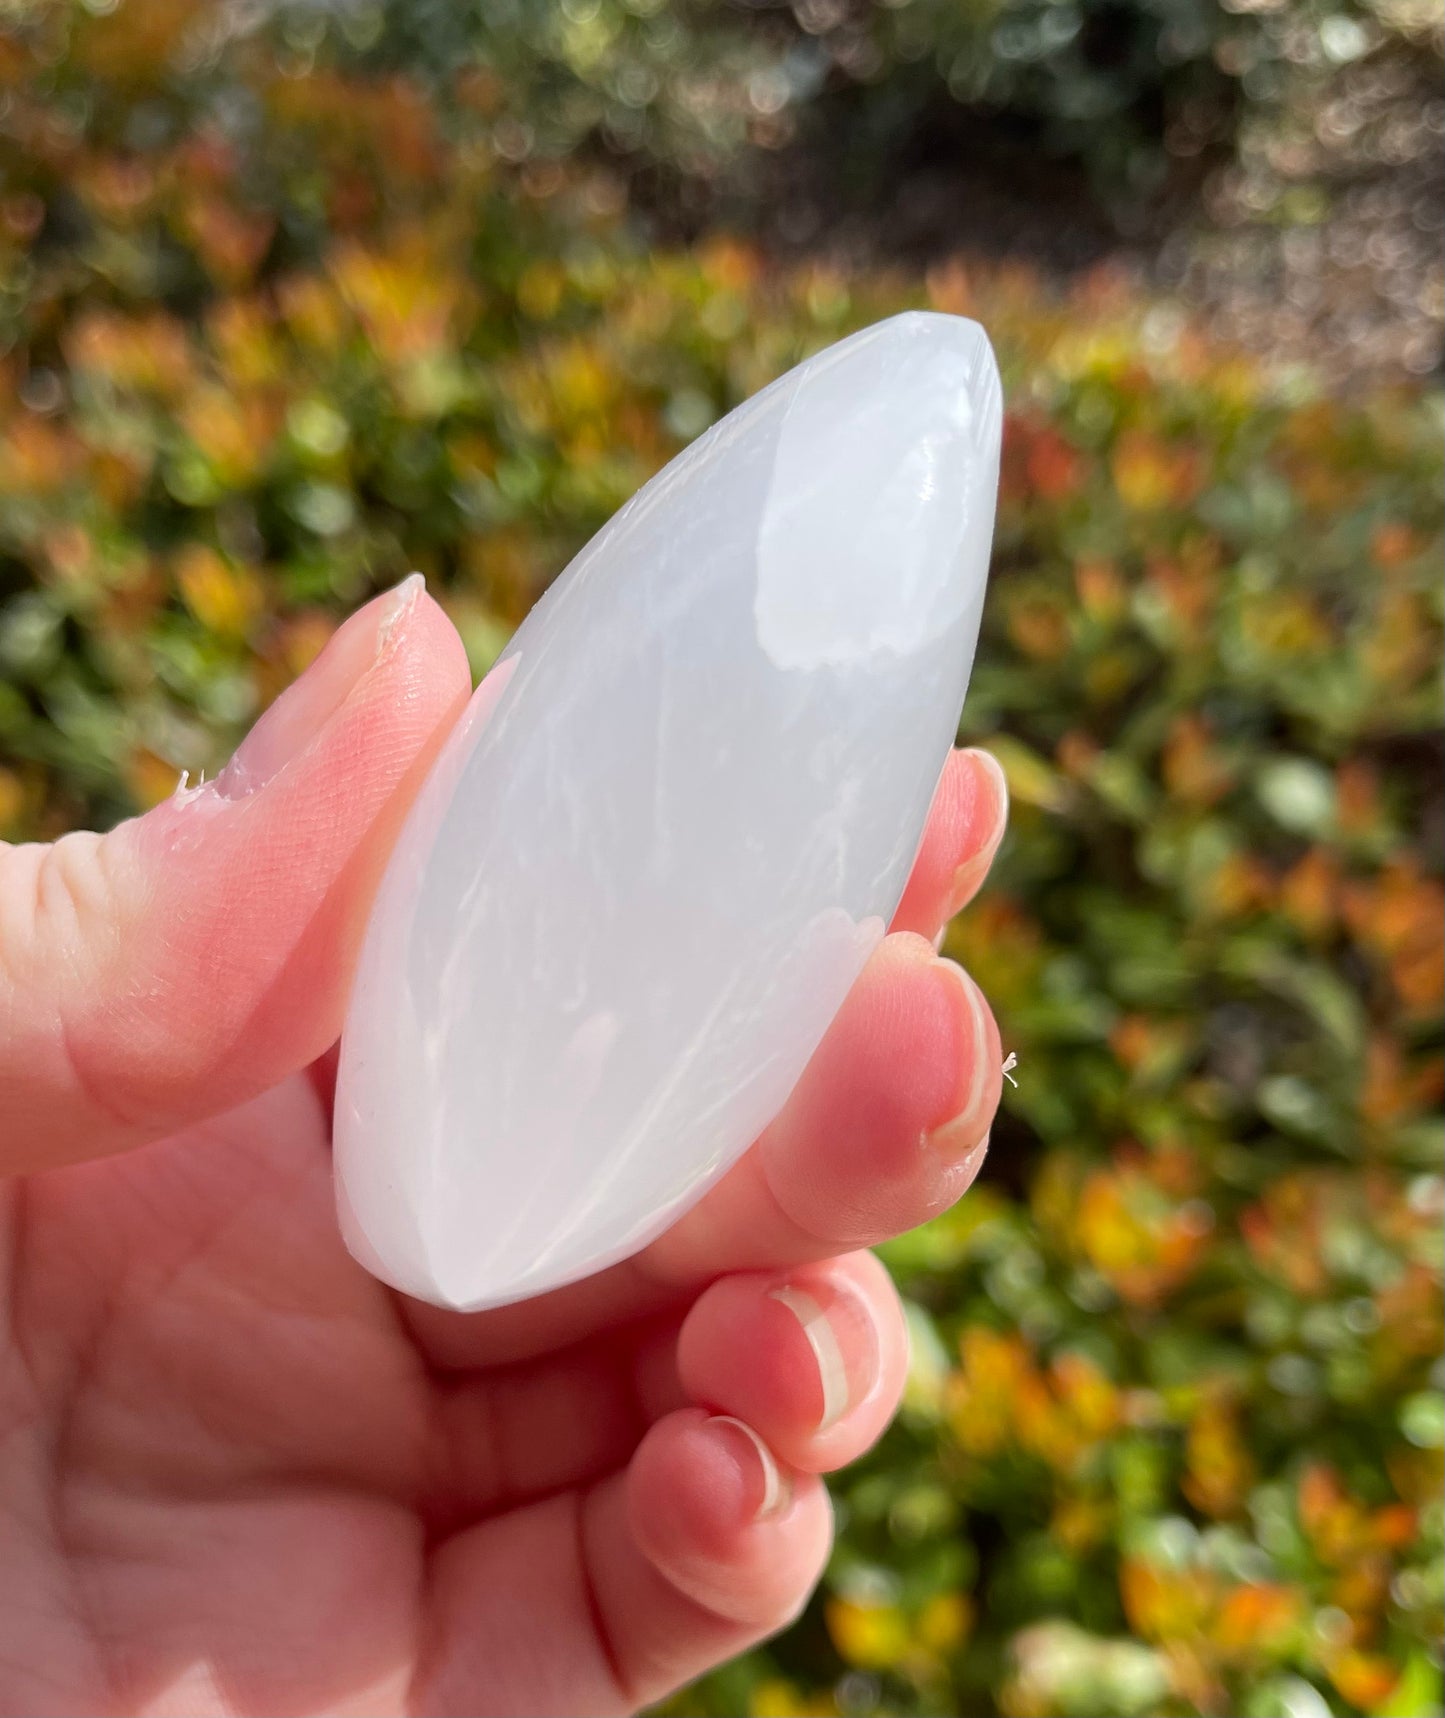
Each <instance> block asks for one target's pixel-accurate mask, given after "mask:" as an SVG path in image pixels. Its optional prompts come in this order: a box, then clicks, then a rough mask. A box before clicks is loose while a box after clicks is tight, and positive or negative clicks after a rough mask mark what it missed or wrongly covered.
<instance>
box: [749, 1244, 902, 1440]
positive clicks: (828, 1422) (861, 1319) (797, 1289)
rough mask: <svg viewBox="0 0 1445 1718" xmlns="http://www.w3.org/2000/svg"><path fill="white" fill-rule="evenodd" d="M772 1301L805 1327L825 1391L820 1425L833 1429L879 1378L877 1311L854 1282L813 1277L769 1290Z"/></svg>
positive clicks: (823, 1427) (806, 1336) (822, 1429)
mask: <svg viewBox="0 0 1445 1718" xmlns="http://www.w3.org/2000/svg"><path fill="white" fill-rule="evenodd" d="M768 1299H769V1300H775V1301H777V1303H778V1304H779V1306H783V1307H786V1308H787V1310H788V1311H789V1312H790V1313H792V1315H793V1317H794V1318H795V1319H797V1321H798V1323H799V1325H801V1327H802V1331H803V1336H804V1339H805V1340H806V1342H807V1344H808V1346H809V1348H811V1349H812V1351H813V1363H814V1364H815V1365H816V1367H817V1368H818V1383H819V1387H820V1389H821V1391H822V1407H821V1410H820V1413H819V1416H818V1424H817V1426H816V1428H815V1429H816V1430H817V1431H819V1432H826V1431H829V1430H830V1429H831V1428H832V1427H833V1426H836V1425H837V1423H838V1422H839V1420H841V1419H842V1418H843V1416H844V1415H845V1414H846V1413H847V1412H848V1410H849V1409H850V1408H855V1407H856V1406H857V1405H858V1403H859V1402H861V1401H863V1400H864V1398H865V1397H867V1396H868V1395H869V1393H870V1392H871V1391H872V1389H873V1386H874V1384H875V1383H876V1382H877V1378H878V1365H879V1342H878V1327H877V1325H876V1324H875V1323H874V1322H873V1313H872V1309H871V1308H870V1307H869V1305H868V1303H867V1301H866V1300H865V1299H864V1297H863V1296H862V1295H860V1294H858V1293H857V1292H856V1291H855V1290H854V1289H853V1288H852V1286H851V1285H847V1286H845V1285H844V1284H842V1283H839V1282H833V1281H831V1280H815V1279H812V1278H810V1279H809V1280H808V1282H807V1283H806V1284H801V1283H784V1284H783V1285H782V1287H781V1288H775V1289H770V1290H769V1291H768Z"/></svg>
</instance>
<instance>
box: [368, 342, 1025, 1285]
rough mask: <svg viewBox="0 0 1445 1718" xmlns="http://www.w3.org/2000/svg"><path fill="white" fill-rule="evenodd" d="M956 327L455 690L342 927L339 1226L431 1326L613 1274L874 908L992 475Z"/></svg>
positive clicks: (797, 398)
mask: <svg viewBox="0 0 1445 1718" xmlns="http://www.w3.org/2000/svg"><path fill="white" fill-rule="evenodd" d="M1000 420H1001V407H1000V396H999V384H998V375H997V371H996V369H995V366H994V361H993V355H992V352H991V350H990V348H989V344H988V341H987V339H986V337H985V336H984V333H983V331H982V329H980V328H979V327H978V326H977V325H976V324H974V323H971V322H966V321H963V320H961V319H959V318H956V317H949V316H938V315H929V314H922V313H920V314H913V315H908V316H900V317H897V318H894V319H893V320H891V321H888V322H884V323H880V324H878V325H877V326H875V327H873V328H870V329H866V330H864V331H863V332H862V333H861V334H857V335H855V336H853V337H852V338H851V339H848V340H845V341H842V342H841V343H839V344H838V345H836V346H833V347H831V348H829V349H828V350H827V351H825V352H822V353H820V354H819V355H818V356H817V357H815V358H813V359H810V360H809V361H808V362H807V363H805V364H803V365H800V366H799V367H798V368H797V369H795V370H793V371H791V372H790V373H789V374H788V375H786V376H784V377H782V378H781V379H780V380H779V381H778V382H775V383H774V384H773V385H772V386H771V387H769V388H767V389H765V390H764V391H763V392H762V393H760V394H758V395H757V396H756V397H755V398H754V399H752V400H749V401H748V402H747V403H746V404H744V405H742V406H740V407H739V408H738V409H737V410H736V411H734V412H733V413H731V414H730V416H728V417H727V418H725V419H724V420H723V421H722V422H721V423H719V424H717V425H716V426H715V427H714V428H713V429H711V430H710V431H708V433H707V434H706V435H704V436H702V437H701V438H700V439H699V440H698V441H697V442H695V443H694V444H693V445H692V446H691V447H690V448H688V449H687V450H686V451H685V452H684V453H683V454H681V455H680V456H679V457H678V458H677V459H675V460H674V461H673V462H672V464H671V465H669V466H668V467H667V469H666V470H665V471H663V472H661V473H660V474H659V475H658V476H657V477H656V478H654V479H653V481H652V482H651V483H649V484H648V485H647V486H646V487H645V488H644V489H643V490H641V491H640V492H639V493H638V494H637V495H636V496H635V497H634V498H633V500H632V501H631V502H629V503H628V505H627V506H626V507H624V508H623V509H622V510H621V512H619V513H618V514H617V516H616V517H615V518H614V519H613V520H612V521H611V522H610V523H609V524H608V525H607V526H606V527H605V528H604V529H603V530H602V531H601V532H599V534H598V535H597V536H596V537H595V538H594V539H593V541H592V542H591V543H590V544H589V545H588V546H587V548H586V549H584V550H583V551H582V553H581V554H580V555H579V556H578V557H577V559H576V560H575V561H574V562H573V563H572V565H571V566H570V567H569V568H568V570H567V572H566V573H565V574H564V575H563V576H562V577H561V578H560V579H559V580H558V581H557V583H556V584H555V585H554V586H553V587H552V589H551V590H550V591H549V592H548V594H547V595H546V597H544V599H543V600H542V601H541V603H539V604H538V606H537V608H536V610H535V611H534V612H533V614H532V615H531V616H530V618H529V619H528V620H527V622H526V624H525V625H524V626H523V627H522V628H521V630H520V631H519V632H518V634H517V636H516V638H515V639H514V640H513V642H512V644H511V646H510V648H509V649H508V651H507V652H506V654H505V656H504V657H503V658H502V660H501V661H500V662H499V663H498V665H497V667H496V668H495V669H494V670H493V671H492V673H491V674H490V675H489V676H488V677H487V679H486V681H485V682H484V683H483V685H482V686H481V687H480V688H479V689H478V691H477V694H476V696H475V697H474V699H473V701H472V704H471V706H470V708H469V710H468V712H467V714H466V716H465V717H464V719H463V720H462V722H461V723H460V724H459V726H458V728H457V731H456V732H455V733H454V734H453V735H452V736H451V738H450V739H449V741H448V743H447V745H446V747H445V749H444V751H443V753H442V756H441V758H440V759H439V761H438V763H437V765H436V767H435V769H434V770H433V772H432V774H431V776H430V777H429V778H428V780H427V782H426V784H425V785H424V787H423V789H422V792H421V794H420V796H419V798H418V800H417V803H416V805H415V806H414V808H413V810H412V813H411V815H410V818H409V821H408V822H407V824H406V826H405V829H404V831H403V833H402V836H401V838H400V840H399V842H398V845H397V848H396V850H395V853H394V854H393V856H392V859H391V862H390V866H389V868H388V870H387V873H386V876H385V879H384V881H383V883H382V886H381V890H380V893H379V895H378V897H377V901H376V906H375V909H374V912H373V915H372V919H371V923H370V926H369V929H368V934H367V939H366V943H365V948H364V951H363V955H362V959H361V964H360V968H359V971H358V975H357V979H356V986H355V990H354V993H353V996H352V1000H351V1007H350V1013H349V1017H348V1020H347V1025H346V1031H345V1036H344V1039H343V1044H342V1059H341V1073H340V1080H339V1084H338V1090H337V1103H336V1169H337V1177H338V1199H339V1208H340V1212H341V1218H342V1225H343V1229H344V1233H345V1235H346V1239H347V1243H348V1245H349V1246H350V1247H351V1249H352V1251H353V1252H354V1253H355V1254H356V1256H357V1257H358V1258H359V1259H360V1260H361V1261H362V1262H363V1263H364V1264H365V1265H367V1266H368V1268H369V1269H371V1270H373V1271H374V1272H376V1273H377V1274H378V1275H379V1276H381V1277H383V1278H385V1279H386V1280H387V1281H388V1282H390V1283H393V1284H394V1285H395V1286H397V1287H398V1288H401V1289H403V1290H405V1291H407V1292H408V1293H410V1294H414V1295H419V1296H421V1297H423V1298H425V1299H427V1300H431V1301H436V1302H439V1303H441V1304H444V1305H449V1306H456V1307H464V1308H479V1307H485V1306H493V1305H497V1304H500V1303H503V1302H506V1301H510V1300H516V1299H520V1298H522V1297H524V1296H529V1295H533V1294H537V1293H540V1292H541V1291H543V1290H545V1289H548V1288H553V1287H556V1286H557V1285H559V1284H561V1283H565V1282H568V1281H571V1280H573V1279H575V1278H578V1277H581V1276H584V1275H587V1274H588V1273H590V1272H592V1271H594V1270H597V1269H599V1268H600V1267H602V1266H604V1265H607V1264H609V1263H611V1262H613V1261H615V1260H617V1259H620V1258H624V1257H626V1256H627V1255H628V1254H630V1253H632V1252H634V1251H636V1250H637V1249H638V1248H639V1247H641V1246H643V1245H645V1244H646V1242H648V1241H649V1240H650V1239H652V1238H653V1237H654V1236H655V1235H657V1234H659V1233H660V1232H661V1231H662V1229H663V1228H665V1227H666V1226H667V1224H668V1223H670V1222H671V1221H672V1220H673V1219H674V1218H675V1217H676V1216H677V1215H678V1214H679V1213H680V1212H681V1211H683V1210H684V1209H685V1208H686V1207H687V1206H688V1205H690V1204H691V1203H692V1202H694V1201H695V1200H696V1199H697V1198H698V1197H699V1196H700V1195H701V1194H702V1193H703V1192H704V1191H705V1190H706V1189H707V1187H708V1186H709V1185H711V1183H712V1182H714V1181H715V1180H716V1179H717V1178H718V1176H719V1175H721V1174H722V1172H723V1171H724V1170H725V1169H726V1168H727V1167H728V1166H729V1165H730V1164H731V1163H732V1162H733V1161H735V1159H736V1158H737V1157H738V1156H739V1155H740V1154H741V1153H742V1151H743V1150H744V1149H745V1148H746V1147H747V1145H748V1144H749V1143H750V1142H751V1140H752V1139H753V1138H754V1137H755V1136H756V1135H757V1133H758V1132H759V1131H760V1130H761V1129H762V1127H763V1126H764V1125H765V1124H766V1123H767V1122H768V1121H769V1120H770V1119H771V1117H772V1116H773V1115H774V1114H776V1112H777V1110H778V1109H779V1107H780V1106H781V1104H782V1103H783V1101H784V1099H785V1098H786V1097H787V1095H788V1092H789V1091H790V1090H791V1088H792V1086H793V1084H794V1083H795V1081H796V1080H797V1078H798V1075H799V1074H800V1073H801V1072H802V1069H803V1067H804V1065H805V1064H806V1062H807V1060H808V1057H809V1056H810V1055H811V1053H812V1051H813V1050H814V1048H815V1047H816V1045H817V1044H818V1041H819V1040H820V1039H821V1037H822V1035H823V1032H824V1030H825V1029H826V1027H827V1025H828V1022H829V1020H830V1019H831V1018H832V1017H833V1015H834V1014H835V1013H836V1011H837V1009H838V1007H839V1004H840V1003H841V1002H842V1000H843V997H844V995H845V993H846V992H847V990H848V987H849V985H850V984H851V983H852V981H853V979H854V978H855V977H856V975H857V974H858V972H859V970H860V969H861V967H862V965H863V963H864V961H865V960H866V958H867V956H868V954H869V952H870V951H871V949H872V948H873V947H874V945H875V944H876V943H877V941H878V939H879V938H880V937H881V936H882V934H883V930H884V927H885V925H886V923H887V921H888V919H889V917H890V916H891V914H892V912H893V909H894V908H895V906H896V905H897V902H898V899H899V896H900V895H901V893H902V890H903V885H904V883H905V881H906V880H907V876H908V872H909V867H910V864H911V861H912V859H913V855H914V852H915V850H916V847H917V844H918V839H919V835H920V833H921V831H922V828H923V824H924V820H925V817H926V815H927V812H928V807H929V803H930V800H931V798H932V795H933V792H934V789H935V786H936V784H937V781H938V776H939V772H940V770H941V768H942V766H943V762H944V759H945V757H946V755H947V752H948V748H949V746H950V745H951V743H952V741H953V737H954V732H955V728H956V725H957V721H958V714H959V709H960V707H961V705H962V702H963V695H964V691H965V688H966V686H967V683H968V676H969V670H970V667H971V665H972V659H973V651H974V643H975V639H976V636H977V631H978V621H979V613H980V610H981V607H982V604H983V593H984V582H985V577H986V572H987V564H988V553H989V544H990V539H991V536H992V531H993V514H994V496H995V491H996V487H997V477H998V451H999V433H1000Z"/></svg>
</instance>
